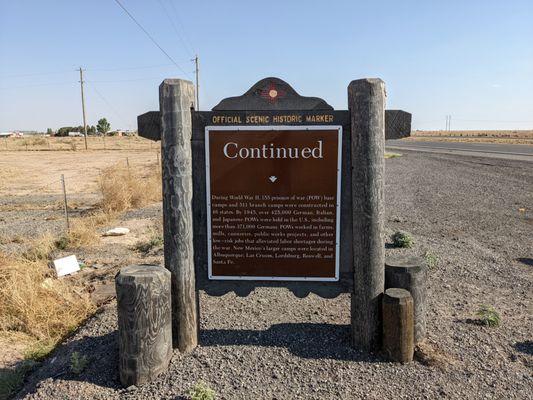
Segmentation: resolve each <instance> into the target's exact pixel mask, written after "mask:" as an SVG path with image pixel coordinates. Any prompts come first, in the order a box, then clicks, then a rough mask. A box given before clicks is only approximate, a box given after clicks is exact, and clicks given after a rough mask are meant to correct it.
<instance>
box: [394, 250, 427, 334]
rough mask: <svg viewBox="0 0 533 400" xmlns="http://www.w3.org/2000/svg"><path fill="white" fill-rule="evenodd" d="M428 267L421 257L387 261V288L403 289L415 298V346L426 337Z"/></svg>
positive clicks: (395, 257)
mask: <svg viewBox="0 0 533 400" xmlns="http://www.w3.org/2000/svg"><path fill="white" fill-rule="evenodd" d="M426 281H427V266H426V261H425V260H424V259H423V258H421V257H413V256H402V255H397V256H391V257H387V259H386V260H385V288H386V289H388V288H402V289H405V290H408V291H409V292H410V293H411V296H413V304H414V308H415V344H417V343H419V342H420V341H422V340H423V339H424V338H425V337H426V308H427V300H426V299H427V295H426V292H427V285H426Z"/></svg>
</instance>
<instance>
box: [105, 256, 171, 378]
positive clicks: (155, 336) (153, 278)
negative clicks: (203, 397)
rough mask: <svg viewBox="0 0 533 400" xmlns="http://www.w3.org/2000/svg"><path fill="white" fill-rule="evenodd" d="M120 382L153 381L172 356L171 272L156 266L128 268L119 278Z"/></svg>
mask: <svg viewBox="0 0 533 400" xmlns="http://www.w3.org/2000/svg"><path fill="white" fill-rule="evenodd" d="M115 286H116V291H117V308H118V336H119V340H118V344H119V363H118V365H119V373H120V381H121V382H122V384H123V385H124V386H126V387H128V386H131V385H139V384H143V383H146V382H149V381H151V380H152V379H153V378H155V377H156V376H157V375H158V374H160V373H161V372H163V371H165V370H166V369H167V367H168V363H169V362H170V358H171V357H172V322H171V321H172V319H171V307H170V272H169V271H167V270H166V269H165V268H162V267H160V266H156V265H131V266H128V267H124V268H122V269H121V270H120V273H119V274H118V275H117V277H116V279H115Z"/></svg>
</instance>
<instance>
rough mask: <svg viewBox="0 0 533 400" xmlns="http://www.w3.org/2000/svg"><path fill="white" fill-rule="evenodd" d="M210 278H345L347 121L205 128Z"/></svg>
mask: <svg viewBox="0 0 533 400" xmlns="http://www.w3.org/2000/svg"><path fill="white" fill-rule="evenodd" d="M205 132H206V133H205V143H206V146H205V149H206V160H207V163H206V182H207V234H208V274H209V278H210V279H249V280H258V279H267V280H270V279H271V280H316V281H336V280H338V279H339V240H340V237H339V236H340V235H339V232H340V220H339V219H340V187H341V182H340V169H341V159H342V155H341V144H342V127H341V126H336V127H335V126H325V127H324V126H307V127H304V128H302V127H298V126H276V127H272V126H254V127H246V128H245V127H236V126H224V127H217V126H208V127H206V128H205Z"/></svg>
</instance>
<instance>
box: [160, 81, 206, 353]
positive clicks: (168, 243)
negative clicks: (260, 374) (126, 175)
mask: <svg viewBox="0 0 533 400" xmlns="http://www.w3.org/2000/svg"><path fill="white" fill-rule="evenodd" d="M193 104H194V86H193V84H192V83H191V82H189V81H185V80H181V79H165V80H164V81H163V83H162V84H161V85H160V86H159V106H160V115H161V158H162V162H163V166H162V168H163V169H162V170H163V229H164V239H165V248H164V252H165V267H166V268H167V269H168V270H170V272H171V274H172V338H173V345H174V347H177V348H179V350H180V351H182V352H187V351H190V350H192V349H193V348H195V347H196V345H197V344H198V325H197V321H198V315H197V306H196V305H197V302H196V296H197V293H196V289H195V278H194V257H193V226H192V151H191V136H192V118H191V108H192V106H193Z"/></svg>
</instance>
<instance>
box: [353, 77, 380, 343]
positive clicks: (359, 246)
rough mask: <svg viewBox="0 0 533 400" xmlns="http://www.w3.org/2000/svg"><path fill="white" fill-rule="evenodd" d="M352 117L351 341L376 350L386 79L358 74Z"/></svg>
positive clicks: (378, 314) (378, 320)
mask: <svg viewBox="0 0 533 400" xmlns="http://www.w3.org/2000/svg"><path fill="white" fill-rule="evenodd" d="M348 109H349V111H350V119H351V134H352V138H351V141H352V143H351V157H352V205H353V257H354V261H353V262H354V293H352V312H351V313H352V316H351V318H352V343H353V345H354V346H355V347H358V348H361V349H364V350H377V349H378V348H379V346H380V343H381V296H382V294H383V290H384V272H383V270H384V267H383V265H384V261H385V260H384V257H385V249H384V237H383V220H384V208H385V206H384V198H383V177H384V165H385V163H384V150H385V83H384V82H383V81H382V80H381V79H359V80H356V81H352V82H351V83H350V85H349V86H348Z"/></svg>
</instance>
